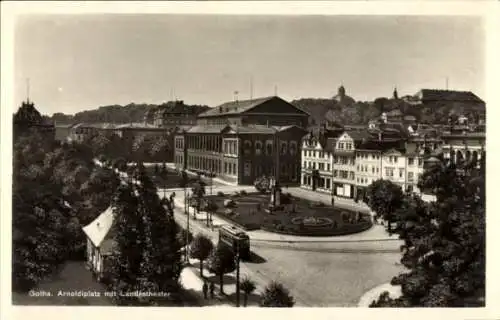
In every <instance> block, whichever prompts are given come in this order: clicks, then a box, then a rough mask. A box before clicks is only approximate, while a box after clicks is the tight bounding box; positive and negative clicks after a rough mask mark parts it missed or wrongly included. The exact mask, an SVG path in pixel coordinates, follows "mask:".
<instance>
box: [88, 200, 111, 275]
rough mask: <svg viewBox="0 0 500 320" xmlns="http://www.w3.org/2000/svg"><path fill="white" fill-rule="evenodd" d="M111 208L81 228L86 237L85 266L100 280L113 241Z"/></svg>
mask: <svg viewBox="0 0 500 320" xmlns="http://www.w3.org/2000/svg"><path fill="white" fill-rule="evenodd" d="M113 221H114V218H113V208H112V207H109V208H107V209H106V210H105V211H104V212H103V213H101V214H100V215H99V217H97V218H96V219H95V220H94V221H92V222H91V223H90V224H88V225H86V226H85V227H83V232H84V233H85V235H86V236H87V265H88V267H89V269H90V270H92V272H94V273H95V275H96V277H97V279H98V280H100V279H102V278H103V277H104V275H105V270H106V259H107V257H108V256H109V255H110V254H111V253H112V249H113V245H114V239H113V238H112V237H111V229H112V226H113Z"/></svg>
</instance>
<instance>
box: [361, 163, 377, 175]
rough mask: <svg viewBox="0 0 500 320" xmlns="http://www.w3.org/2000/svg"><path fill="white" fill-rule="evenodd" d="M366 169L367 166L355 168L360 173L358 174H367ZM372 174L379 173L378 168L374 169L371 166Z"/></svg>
mask: <svg viewBox="0 0 500 320" xmlns="http://www.w3.org/2000/svg"><path fill="white" fill-rule="evenodd" d="M368 167H369V166H367V165H357V166H356V170H357V171H360V172H368ZM372 173H373V174H375V173H379V168H378V167H375V166H372Z"/></svg>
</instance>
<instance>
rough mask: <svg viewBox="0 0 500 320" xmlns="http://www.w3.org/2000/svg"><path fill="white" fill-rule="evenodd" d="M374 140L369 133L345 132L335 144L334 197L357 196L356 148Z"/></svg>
mask: <svg viewBox="0 0 500 320" xmlns="http://www.w3.org/2000/svg"><path fill="white" fill-rule="evenodd" d="M371 138H372V135H371V134H370V133H369V132H368V131H345V132H344V133H343V134H342V135H340V136H339V137H338V139H337V140H336V142H335V150H334V158H333V182H334V185H333V190H332V191H333V195H335V196H339V197H346V198H354V197H355V196H356V194H355V193H356V153H355V151H356V148H357V147H358V146H359V145H361V144H362V143H363V142H364V141H367V140H369V139H371Z"/></svg>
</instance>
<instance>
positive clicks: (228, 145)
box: [222, 139, 238, 156]
mask: <svg viewBox="0 0 500 320" xmlns="http://www.w3.org/2000/svg"><path fill="white" fill-rule="evenodd" d="M222 150H223V152H224V154H230V155H233V156H237V155H238V140H236V139H235V140H224V141H223V148H222Z"/></svg>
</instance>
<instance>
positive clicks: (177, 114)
mask: <svg viewBox="0 0 500 320" xmlns="http://www.w3.org/2000/svg"><path fill="white" fill-rule="evenodd" d="M208 109H209V107H207V106H200V105H187V104H185V103H184V101H182V100H176V101H169V102H167V103H164V104H161V105H159V106H157V107H156V108H152V109H149V110H148V111H146V112H145V114H144V123H145V124H147V125H154V126H156V127H160V128H175V127H177V126H185V125H195V124H196V119H197V117H198V115H199V114H200V113H203V112H205V111H207V110H208Z"/></svg>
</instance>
